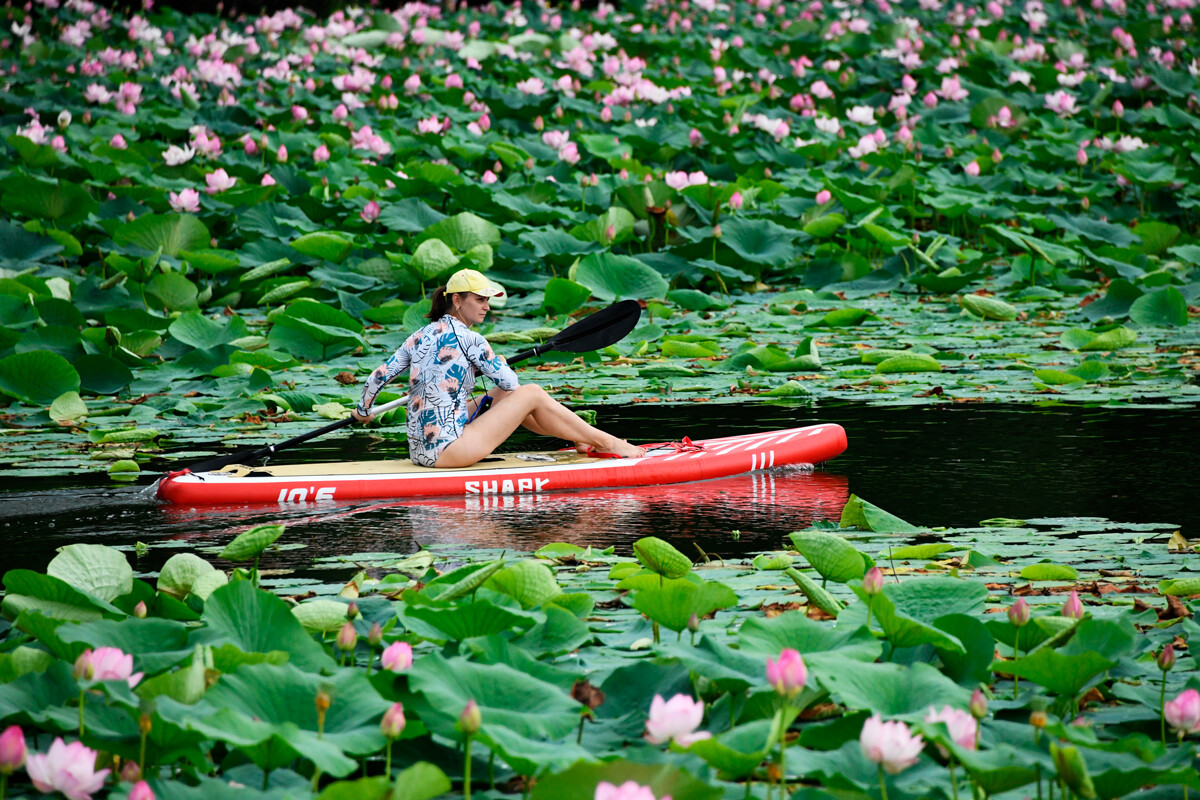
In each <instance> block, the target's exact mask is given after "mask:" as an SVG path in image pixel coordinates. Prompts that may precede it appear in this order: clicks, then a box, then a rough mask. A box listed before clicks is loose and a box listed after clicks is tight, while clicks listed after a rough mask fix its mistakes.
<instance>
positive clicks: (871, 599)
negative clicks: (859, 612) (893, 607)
mask: <svg viewBox="0 0 1200 800" xmlns="http://www.w3.org/2000/svg"><path fill="white" fill-rule="evenodd" d="M873 605H875V596H874V595H867V633H870V632H871V607H872V606H873Z"/></svg>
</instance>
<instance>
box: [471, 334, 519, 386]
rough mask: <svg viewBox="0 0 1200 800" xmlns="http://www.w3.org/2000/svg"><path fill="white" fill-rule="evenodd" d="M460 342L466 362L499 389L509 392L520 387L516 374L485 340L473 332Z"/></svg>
mask: <svg viewBox="0 0 1200 800" xmlns="http://www.w3.org/2000/svg"><path fill="white" fill-rule="evenodd" d="M462 341H463V346H464V348H465V352H466V356H467V360H469V361H470V362H471V363H472V364H474V365H475V368H476V369H478V370H479V371H480V372H482V373H483V374H484V375H487V376H488V377H489V378H491V379H492V380H493V381H495V383H496V385H497V386H499V387H500V388H501V389H504V390H505V391H509V392H511V391H514V390H515V389H516V388H517V387H518V386H520V385H521V383H520V381H518V380H517V373H515V372H513V369H512V367H510V366H509V365H508V362H507V361H505V360H504V357H503V356H499V355H496V353H495V352H494V351H493V350H492V346H491V345H490V344H488V342H487V339H484V338H483V337H482V336H480V335H479V334H478V333H475V332H474V331H468V332H467V334H466V336H463V337H462Z"/></svg>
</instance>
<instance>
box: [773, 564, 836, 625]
mask: <svg viewBox="0 0 1200 800" xmlns="http://www.w3.org/2000/svg"><path fill="white" fill-rule="evenodd" d="M783 573H784V574H785V575H787V576H788V577H789V578H791V579H792V582H793V583H795V584H796V585H797V586H798V587H800V591H801V592H803V593H804V596H805V597H806V598H807V599H808V602H809V603H810V604H811V605H812V606H814V607H816V608H819V609H820V610H822V611H824V612H825V613H826V614H828V615H830V616H831V617H836V616H838V615H839V614H840V613H842V608H843V606H842V603H841V601H839V600H838V599H837V598H836V597H834V596H833V595H832V594H830V593H829V592H828V591H827V590H826V589H825V587H824V586H822V585H821V584H819V583H817V582H816V581H814V580H813V579H812V578H810V577H809V576H808V574H807V573H804V572H801V571H800V570H798V569H796V568H795V567H787V568H786V569H784V571H783Z"/></svg>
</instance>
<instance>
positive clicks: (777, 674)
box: [767, 647, 808, 697]
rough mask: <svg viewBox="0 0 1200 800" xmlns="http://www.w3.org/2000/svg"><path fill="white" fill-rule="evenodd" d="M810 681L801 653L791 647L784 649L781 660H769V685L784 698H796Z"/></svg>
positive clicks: (780, 656) (780, 655)
mask: <svg viewBox="0 0 1200 800" xmlns="http://www.w3.org/2000/svg"><path fill="white" fill-rule="evenodd" d="M807 680H808V668H807V667H806V666H805V665H804V659H803V658H802V657H801V656H800V653H799V652H798V651H796V650H793V649H792V648H790V647H787V648H784V649H783V651H782V652H780V654H779V660H778V661H774V660H772V659H770V658H768V659H767V683H769V684H771V686H772V687H774V689H775V691H776V692H778V693H779V694H781V695H783V696H784V697H795V696H796V695H797V694H799V693H800V691H801V690H802V689H803V688H804V683H805V681H807Z"/></svg>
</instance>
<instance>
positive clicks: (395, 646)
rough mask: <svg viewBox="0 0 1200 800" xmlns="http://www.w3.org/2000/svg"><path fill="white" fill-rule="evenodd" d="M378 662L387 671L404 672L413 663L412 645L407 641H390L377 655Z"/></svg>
mask: <svg viewBox="0 0 1200 800" xmlns="http://www.w3.org/2000/svg"><path fill="white" fill-rule="evenodd" d="M379 663H380V665H382V666H383V668H384V669H386V670H387V671H388V672H405V671H407V670H408V669H409V668H410V667H412V663H413V655H412V645H410V644H409V643H408V642H392V643H391V644H389V645H388V646H387V648H385V649H384V651H383V655H382V656H380V657H379Z"/></svg>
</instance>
